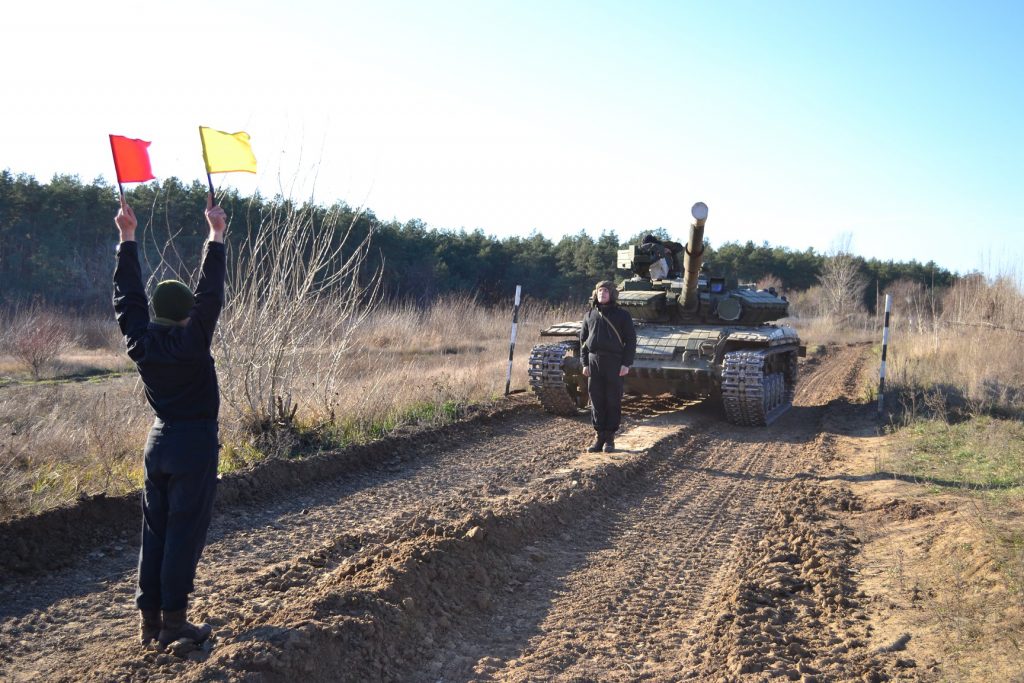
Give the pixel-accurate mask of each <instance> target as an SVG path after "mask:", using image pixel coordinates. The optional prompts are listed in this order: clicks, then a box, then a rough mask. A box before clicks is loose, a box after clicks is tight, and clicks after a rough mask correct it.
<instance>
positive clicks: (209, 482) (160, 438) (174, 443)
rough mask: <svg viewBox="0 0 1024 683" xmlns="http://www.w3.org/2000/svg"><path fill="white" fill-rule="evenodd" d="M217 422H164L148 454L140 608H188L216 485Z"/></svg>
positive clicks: (137, 594) (156, 424) (151, 434)
mask: <svg viewBox="0 0 1024 683" xmlns="http://www.w3.org/2000/svg"><path fill="white" fill-rule="evenodd" d="M217 460H218V446H217V421H216V420H187V421H181V422H173V423H172V422H163V421H162V420H160V419H157V420H156V422H154V423H153V428H152V429H151V430H150V432H149V440H148V441H147V442H146V450H145V453H144V461H145V486H144V488H143V491H142V550H141V551H140V553H139V585H138V588H137V589H136V591H135V603H136V605H138V607H139V609H163V610H166V611H174V610H180V609H185V607H187V605H188V594H189V593H191V592H192V591H193V590H194V588H195V586H194V585H193V580H194V579H195V576H196V566H197V565H198V564H199V556H200V555H202V553H203V547H204V546H205V545H206V530H207V529H208V528H209V526H210V516H211V514H212V513H213V498H214V494H215V493H216V490H217Z"/></svg>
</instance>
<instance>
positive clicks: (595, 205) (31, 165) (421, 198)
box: [0, 0, 1024, 272]
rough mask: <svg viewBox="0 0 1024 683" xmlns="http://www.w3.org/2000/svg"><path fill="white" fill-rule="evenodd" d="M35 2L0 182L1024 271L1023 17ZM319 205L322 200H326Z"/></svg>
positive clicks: (15, 31)
mask: <svg viewBox="0 0 1024 683" xmlns="http://www.w3.org/2000/svg"><path fill="white" fill-rule="evenodd" d="M85 5H86V3H77V2H57V3H54V2H36V3H18V4H17V6H14V7H11V8H7V9H5V10H4V20H3V23H2V25H0V45H2V46H3V47H2V49H3V51H4V56H5V68H4V69H3V72H2V73H0V87H2V89H3V92H4V94H5V97H4V103H5V106H4V110H3V113H2V114H0V116H2V117H3V119H2V120H3V124H4V125H3V126H0V168H9V169H11V170H12V171H15V172H27V173H31V174H33V175H36V176H37V177H38V178H40V179H41V180H46V179H48V178H49V177H50V176H51V175H52V174H53V173H55V172H63V173H77V174H79V175H80V176H81V177H82V178H83V179H84V180H90V179H92V178H93V177H94V176H96V175H100V174H103V175H105V176H106V177H107V178H111V177H112V176H113V169H112V164H111V161H110V154H109V146H108V143H107V139H106V135H107V134H108V133H117V134H123V135H129V136H132V137H141V138H144V139H148V140H151V141H152V142H153V147H152V159H153V164H154V170H155V172H156V173H157V175H158V176H160V177H166V176H171V175H176V176H178V177H181V178H183V179H185V180H190V179H192V178H201V177H202V171H203V169H202V161H201V156H200V153H199V148H198V145H199V142H198V134H197V133H196V127H197V126H198V125H200V124H202V125H208V126H212V127H215V128H220V129H223V130H228V131H235V130H246V131H247V132H249V133H250V135H251V136H252V139H253V146H254V149H255V151H256V154H257V158H258V159H259V161H260V168H261V172H260V174H259V175H258V176H257V177H248V176H245V175H243V174H233V175H230V176H227V177H223V178H222V179H221V180H220V182H222V183H228V184H231V185H234V186H236V187H238V188H239V189H240V190H242V191H244V192H248V191H251V190H252V189H254V188H256V187H260V188H261V189H262V190H264V191H265V192H267V193H274V192H277V191H279V190H283V191H284V192H285V193H286V194H289V193H290V194H293V195H295V196H298V197H305V196H308V195H309V194H310V193H311V192H315V196H316V198H317V200H318V201H321V202H331V201H334V200H335V199H343V200H345V201H347V202H349V203H350V204H354V205H359V204H363V203H365V204H366V205H367V206H369V207H370V208H372V209H373V210H374V211H375V212H376V214H377V215H378V216H379V217H381V218H385V219H389V218H397V219H399V220H403V221H404V220H407V219H410V218H420V219H423V220H424V221H426V222H427V223H428V224H429V225H431V226H433V227H438V228H459V227H465V228H467V229H473V228H482V229H483V230H484V231H485V232H487V233H490V234H494V235H498V236H506V235H510V234H524V235H525V234H528V233H529V232H531V231H532V230H537V231H539V232H540V233H542V234H544V235H547V236H549V237H551V238H552V239H557V238H558V237H559V236H561V235H562V234H565V233H574V232H578V231H579V230H586V231H587V232H589V233H591V234H594V235H597V234H599V233H600V232H601V231H602V230H608V229H614V230H615V231H616V232H618V234H619V235H620V236H626V235H630V234H634V233H636V232H638V231H640V230H643V229H648V228H652V227H656V226H662V227H665V228H668V229H669V230H670V231H671V232H673V233H675V234H677V235H679V236H682V234H683V232H684V231H685V228H686V225H687V223H688V209H689V206H690V205H691V204H692V203H693V202H695V201H698V200H702V201H705V202H706V203H707V204H708V205H709V206H710V209H711V215H710V218H709V222H708V236H709V237H710V238H711V240H712V243H714V244H720V243H722V242H723V241H726V240H739V241H745V240H748V239H751V240H755V241H757V242H760V241H762V240H768V241H770V242H771V243H772V244H782V245H786V246H790V247H793V248H796V249H804V248H806V247H814V248H816V249H819V250H827V249H828V248H829V247H830V245H832V244H833V243H834V242H835V241H836V239H837V238H838V237H840V236H841V235H843V234H844V233H849V234H852V246H853V249H854V250H855V251H856V252H858V253H861V254H864V255H865V256H875V257H879V258H883V259H888V258H893V259H897V260H906V259H910V258H917V259H918V260H921V261H927V260H929V259H934V260H935V261H937V262H938V263H939V264H940V265H942V266H945V267H948V268H951V269H954V270H959V271H966V270H970V269H974V268H982V269H986V270H988V271H989V272H997V271H1000V270H1006V269H1008V268H1014V267H1017V264H1018V263H1019V261H1020V260H1021V259H1022V258H1024V218H1022V216H1024V163H1022V160H1024V125H1022V120H1024V78H1022V76H1021V72H1022V67H1024V48H1022V47H1021V46H1022V45H1024V2H971V3H967V2H957V3H954V2H927V3H926V2H885V3H882V2H860V3H839V2H780V3H764V2H721V3H707V2H702V3H687V2H557V1H551V2H532V1H517V2H515V3H497V2H469V1H461V2H433V3H428V2H412V1H410V2H397V1H389V0H381V1H378V2H373V3H370V2H366V3H352V2H334V3H329V4H328V3H324V4H323V5H321V4H319V3H313V2H309V1H308V0H297V1H293V2H290V3H279V2H265V1H264V2H216V1H214V2H198V1H196V0H185V1H179V2H174V3H171V2H151V3H137V2H136V3H129V2H127V1H125V0H113V1H112V2H108V3H104V4H103V5H101V6H97V5H91V3H89V5H91V6H88V7H86V6H85ZM314 182H315V187H314Z"/></svg>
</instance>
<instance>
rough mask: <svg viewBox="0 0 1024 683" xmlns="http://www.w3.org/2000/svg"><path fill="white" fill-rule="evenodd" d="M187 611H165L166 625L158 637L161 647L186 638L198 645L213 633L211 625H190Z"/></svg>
mask: <svg viewBox="0 0 1024 683" xmlns="http://www.w3.org/2000/svg"><path fill="white" fill-rule="evenodd" d="M187 615H188V610H187V609H179V610H174V611H173V612H168V611H167V610H164V625H163V628H161V629H160V635H159V636H158V637H157V641H158V642H159V643H160V647H167V646H168V645H170V644H171V643H173V642H174V641H176V640H181V639H182V638H186V639H188V640H191V641H192V642H193V643H195V644H196V645H198V644H199V643H201V642H203V641H204V640H206V639H207V638H209V637H210V634H211V633H213V628H212V627H211V626H210V625H209V624H192V623H189V621H188V618H187Z"/></svg>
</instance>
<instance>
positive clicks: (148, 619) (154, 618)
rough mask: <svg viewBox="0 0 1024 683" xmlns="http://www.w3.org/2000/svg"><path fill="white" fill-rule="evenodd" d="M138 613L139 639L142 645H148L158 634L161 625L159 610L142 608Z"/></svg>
mask: <svg viewBox="0 0 1024 683" xmlns="http://www.w3.org/2000/svg"><path fill="white" fill-rule="evenodd" d="M140 614H141V615H142V628H141V636H140V638H139V641H140V642H141V643H142V644H143V645H149V644H150V643H152V642H153V641H154V640H156V638H157V636H159V635H160V629H161V628H162V627H163V622H162V621H161V620H160V610H158V609H144V610H141V611H140Z"/></svg>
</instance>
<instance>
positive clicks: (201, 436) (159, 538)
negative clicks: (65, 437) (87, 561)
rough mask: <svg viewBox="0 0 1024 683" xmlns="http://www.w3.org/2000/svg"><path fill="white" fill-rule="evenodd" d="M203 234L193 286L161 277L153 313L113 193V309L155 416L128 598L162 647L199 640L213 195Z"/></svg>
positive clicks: (209, 428) (211, 388) (209, 419)
mask: <svg viewBox="0 0 1024 683" xmlns="http://www.w3.org/2000/svg"><path fill="white" fill-rule="evenodd" d="M206 221H207V223H208V224H209V226H210V236H209V241H207V243H206V247H205V249H204V252H203V262H202V267H201V275H200V278H199V286H198V287H197V288H196V291H195V293H194V294H193V292H192V291H191V290H190V289H189V288H188V287H187V286H186V285H185V284H184V283H182V282H178V281H177V280H166V281H164V282H161V283H160V284H158V285H157V286H156V288H155V289H154V291H153V301H152V303H153V312H154V313H155V314H156V315H155V318H154V319H153V320H152V321H151V320H150V318H149V302H147V300H146V290H145V287H144V285H143V282H142V269H141V267H140V265H139V252H138V245H137V244H136V242H135V228H136V226H137V224H138V222H137V220H136V218H135V213H134V211H132V208H131V207H130V206H128V204H127V203H125V200H124V197H123V196H122V197H121V210H120V211H119V212H118V214H117V216H116V217H115V218H114V223H115V224H116V225H117V229H118V231H119V232H120V236H121V244H120V245H119V246H118V248H117V267H116V269H115V270H114V312H115V314H116V316H117V322H118V325H119V326H120V328H121V332H122V333H123V334H124V338H125V343H126V344H127V346H128V355H129V356H130V357H131V359H132V360H133V361H135V365H136V367H137V368H138V370H139V374H140V375H141V376H142V383H143V385H144V386H145V391H146V399H147V401H148V402H149V404H150V406H152V408H153V412H154V413H156V420H155V421H154V423H153V428H152V429H151V430H150V433H149V439H148V441H147V442H146V449H145V452H144V467H145V482H144V488H143V493H142V514H143V521H142V549H141V551H140V553H139V583H138V587H137V589H136V593H135V602H136V605H137V606H138V608H139V610H140V611H141V614H142V642H143V644H148V643H150V642H152V641H153V640H157V641H158V642H159V643H160V645H161V646H162V647H166V646H167V645H168V644H170V643H172V642H174V641H175V640H178V639H181V638H187V639H189V640H192V641H194V642H196V643H200V642H202V641H204V640H206V638H208V637H209V636H210V633H211V628H210V626H208V625H207V624H199V625H196V624H191V623H189V621H188V619H187V609H188V595H189V593H191V592H192V591H193V590H194V585H193V581H194V579H195V574H196V566H197V564H198V563H199V556H200V555H201V554H202V552H203V547H204V546H205V545H206V531H207V528H208V527H209V525H210V516H211V514H212V511H213V498H214V494H215V492H216V488H217V460H218V444H217V413H218V409H219V407H220V394H219V391H218V389H217V373H216V371H215V370H214V364H213V357H212V356H211V355H210V344H211V343H212V342H213V330H214V327H215V326H216V324H217V318H218V317H219V315H220V311H221V307H222V306H223V305H224V276H225V255H224V231H225V229H226V227H227V217H226V215H225V214H224V210H223V209H222V208H221V207H219V206H213V198H212V196H211V197H209V198H208V199H207V203H206Z"/></svg>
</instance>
